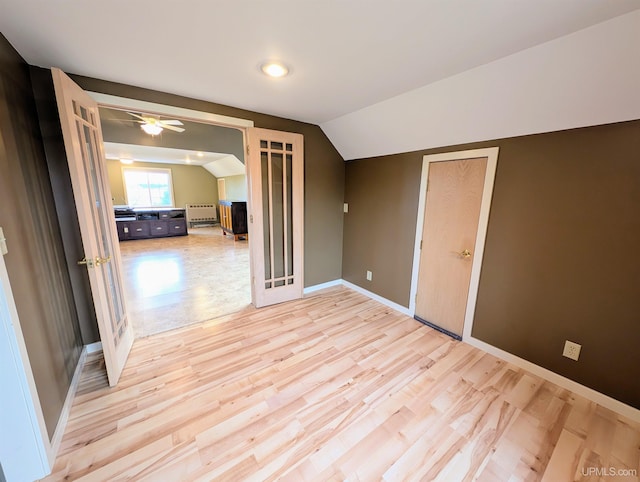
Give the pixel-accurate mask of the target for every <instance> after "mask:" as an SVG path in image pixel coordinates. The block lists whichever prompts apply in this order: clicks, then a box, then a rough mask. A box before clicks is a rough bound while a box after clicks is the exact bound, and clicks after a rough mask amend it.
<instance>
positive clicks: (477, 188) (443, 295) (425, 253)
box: [415, 157, 487, 336]
mask: <svg viewBox="0 0 640 482" xmlns="http://www.w3.org/2000/svg"><path fill="white" fill-rule="evenodd" d="M486 168H487V158H486V157H485V158H477V159H461V160H452V161H440V162H431V163H430V164H429V174H428V180H427V197H426V206H425V217H424V224H423V232H422V252H421V255H420V267H419V275H418V291H417V296H416V309H415V315H416V316H417V317H418V318H420V319H422V320H424V321H427V322H429V323H431V324H433V325H436V326H437V327H440V328H442V329H444V330H445V331H447V332H449V333H450V334H453V335H457V336H461V335H462V330H463V326H464V318H465V310H466V304H467V297H468V295H469V282H470V279H471V268H472V261H473V256H474V252H475V241H476V236H477V231H478V221H479V216H480V206H481V203H482V194H483V188H484V181H485V173H486Z"/></svg>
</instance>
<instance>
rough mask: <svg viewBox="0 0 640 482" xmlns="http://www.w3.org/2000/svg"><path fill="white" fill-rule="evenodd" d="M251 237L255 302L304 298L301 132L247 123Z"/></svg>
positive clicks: (272, 302)
mask: <svg viewBox="0 0 640 482" xmlns="http://www.w3.org/2000/svg"><path fill="white" fill-rule="evenodd" d="M247 137H248V146H249V156H248V158H249V168H248V172H249V189H250V194H251V196H250V206H249V207H250V211H249V240H250V243H251V259H252V263H253V279H252V281H253V291H254V303H255V305H256V307H261V306H267V305H272V304H275V303H280V302H283V301H289V300H293V299H298V298H302V292H303V289H304V279H303V277H304V266H303V258H304V256H303V253H304V245H303V242H304V239H303V233H304V152H303V137H302V135H300V134H293V133H290V132H280V131H272V130H267V129H258V128H250V129H248V132H247Z"/></svg>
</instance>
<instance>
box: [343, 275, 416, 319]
mask: <svg viewBox="0 0 640 482" xmlns="http://www.w3.org/2000/svg"><path fill="white" fill-rule="evenodd" d="M342 284H343V285H344V286H346V287H347V288H350V289H352V290H353V291H357V292H358V293H361V294H363V295H365V296H368V297H369V298H371V299H373V300H376V301H378V302H379V303H382V304H383V305H386V306H388V307H389V308H393V309H394V310H396V311H399V312H400V313H403V314H405V315H407V316H411V317H413V315H412V314H411V312H410V311H409V308H407V307H406V306H402V305H399V304H398V303H395V302H393V301H391V300H388V299H386V298H383V297H382V296H380V295H377V294H375V293H372V292H371V291H369V290H365V289H364V288H362V287H360V286H358V285H354V284H353V283H350V282H348V281H345V280H342Z"/></svg>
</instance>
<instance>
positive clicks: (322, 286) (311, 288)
mask: <svg viewBox="0 0 640 482" xmlns="http://www.w3.org/2000/svg"><path fill="white" fill-rule="evenodd" d="M342 283H343V281H342V280H341V279H334V280H333V281H327V282H326V283H320V284H319V285H313V286H307V287H306V288H305V289H304V290H303V293H304V294H305V295H307V294H309V293H313V292H314V291H318V290H323V289H325V288H333V287H334V286H341V285H342Z"/></svg>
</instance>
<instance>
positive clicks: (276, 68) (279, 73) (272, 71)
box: [260, 62, 289, 78]
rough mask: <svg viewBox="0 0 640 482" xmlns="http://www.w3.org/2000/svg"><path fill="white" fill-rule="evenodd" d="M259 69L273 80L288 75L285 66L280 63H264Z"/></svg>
mask: <svg viewBox="0 0 640 482" xmlns="http://www.w3.org/2000/svg"><path fill="white" fill-rule="evenodd" d="M260 69H261V70H262V72H264V73H265V74H266V75H268V76H269V77H274V78H280V77H284V76H286V75H287V74H288V73H289V69H288V68H287V66H286V65H284V64H282V63H280V62H266V63H264V64H262V66H261V67H260Z"/></svg>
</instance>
